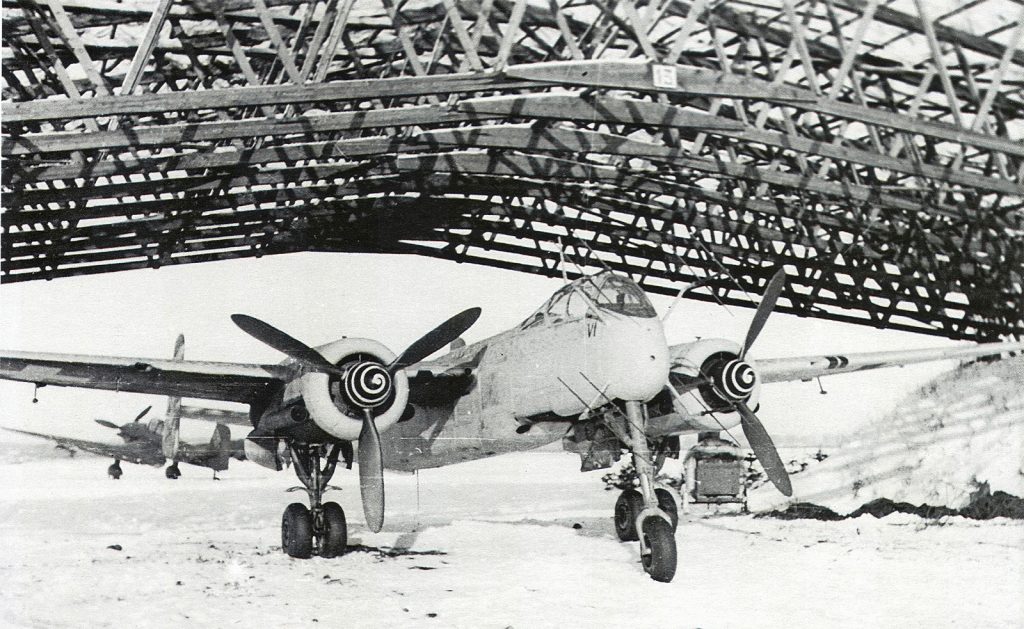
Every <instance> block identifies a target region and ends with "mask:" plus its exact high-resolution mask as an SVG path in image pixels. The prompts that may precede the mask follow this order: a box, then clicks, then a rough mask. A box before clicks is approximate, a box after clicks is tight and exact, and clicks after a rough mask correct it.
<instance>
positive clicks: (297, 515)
mask: <svg viewBox="0 0 1024 629" xmlns="http://www.w3.org/2000/svg"><path fill="white" fill-rule="evenodd" d="M281 549H282V550H283V551H284V552H285V553H287V554H288V556H289V557H295V558H296V559H309V557H311V556H312V555H313V518H312V516H311V515H310V513H309V509H307V508H306V505H304V504H299V503H298V502H293V503H292V504H290V505H288V508H287V509H285V510H284V516H283V517H282V518H281Z"/></svg>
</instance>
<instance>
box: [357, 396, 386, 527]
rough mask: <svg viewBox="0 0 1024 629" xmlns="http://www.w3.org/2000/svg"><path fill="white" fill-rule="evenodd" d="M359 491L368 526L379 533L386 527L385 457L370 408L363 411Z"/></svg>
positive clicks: (360, 433) (360, 436) (360, 439)
mask: <svg viewBox="0 0 1024 629" xmlns="http://www.w3.org/2000/svg"><path fill="white" fill-rule="evenodd" d="M359 491H360V494H361V495H362V498H363V515H364V516H366V526H368V527H369V528H370V530H371V531H373V532H374V533H378V532H380V530H381V528H383V527H384V456H383V454H382V453H381V449H380V433H378V432H377V424H375V423H374V421H373V411H371V410H370V409H368V408H367V409H363V428H362V430H361V431H360V432H359Z"/></svg>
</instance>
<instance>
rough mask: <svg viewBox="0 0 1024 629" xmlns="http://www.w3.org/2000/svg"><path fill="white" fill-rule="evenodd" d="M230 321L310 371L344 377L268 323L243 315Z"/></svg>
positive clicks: (342, 372) (336, 368)
mask: <svg viewBox="0 0 1024 629" xmlns="http://www.w3.org/2000/svg"><path fill="white" fill-rule="evenodd" d="M231 320H232V321H234V322H235V325H237V326H238V327H240V328H242V331H243V332H245V333H246V334H248V335H249V336H251V337H253V338H255V339H256V340H257V341H259V342H261V343H263V344H265V345H269V346H271V347H273V348H274V349H276V350H277V351H279V352H281V353H282V354H284V355H285V356H288V357H289V358H292V359H294V360H295V361H296V362H298V363H301V364H302V365H304V366H306V367H308V368H309V369H310V370H312V371H317V372H321V373H329V374H332V375H335V376H343V375H345V372H344V371H343V370H341V369H339V368H338V367H337V366H336V365H334V364H332V363H331V362H330V361H328V360H327V359H326V358H324V357H323V356H321V355H320V352H318V351H316V350H315V349H313V348H312V347H310V346H308V345H306V344H305V343H303V342H302V341H300V340H298V339H297V338H295V337H293V336H289V335H288V334H285V333H284V332H282V331H281V330H278V329H277V328H275V327H274V326H272V325H270V324H269V323H266V322H263V321H260V320H259V319H256V318H255V317H250V316H249V315H244V314H233V315H231Z"/></svg>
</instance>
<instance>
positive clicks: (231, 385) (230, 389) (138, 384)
mask: <svg viewBox="0 0 1024 629" xmlns="http://www.w3.org/2000/svg"><path fill="white" fill-rule="evenodd" d="M301 373H302V371H301V368H300V367H299V366H297V365H295V364H293V363H283V364H279V365H253V364H243V363H223V362H202V361H195V360H165V359H149V358H115V357H109V356H79V355H74V354H50V353H43V352H3V353H0V378H4V379H7V380H18V381H21V382H33V383H35V384H49V385H55V386H63V387H83V388H87V389H106V390H109V391H127V392H130V393H152V394H155V395H169V396H182V397H195V398H204V399H208V400H223V401H226V402H242V403H246V404H248V403H252V402H253V401H255V400H258V399H260V398H261V397H263V396H264V395H265V394H266V393H267V392H269V391H271V390H273V389H274V388H275V387H277V386H280V385H282V384H284V383H286V382H289V381H290V380H292V379H294V378H295V377H297V376H299V375H301Z"/></svg>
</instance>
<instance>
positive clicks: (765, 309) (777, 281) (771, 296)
mask: <svg viewBox="0 0 1024 629" xmlns="http://www.w3.org/2000/svg"><path fill="white" fill-rule="evenodd" d="M785 285H786V270H785V269H783V268H781V267H780V268H779V270H778V271H776V272H775V275H773V276H772V279H771V280H770V281H769V282H768V288H766V289H765V291H764V297H763V298H762V299H761V303H759V304H758V305H757V310H756V311H755V312H754V319H753V320H752V321H751V322H750V327H749V328H748V329H747V338H746V340H744V341H743V349H741V350H740V360H743V357H744V356H746V355H747V350H748V349H750V346H751V345H753V344H754V341H755V340H757V336H758V335H759V334H760V333H761V329H762V328H764V324H765V322H766V321H768V315H770V314H771V313H772V310H774V309H775V302H777V301H778V300H779V295H780V294H781V293H782V287H783V286H785Z"/></svg>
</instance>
